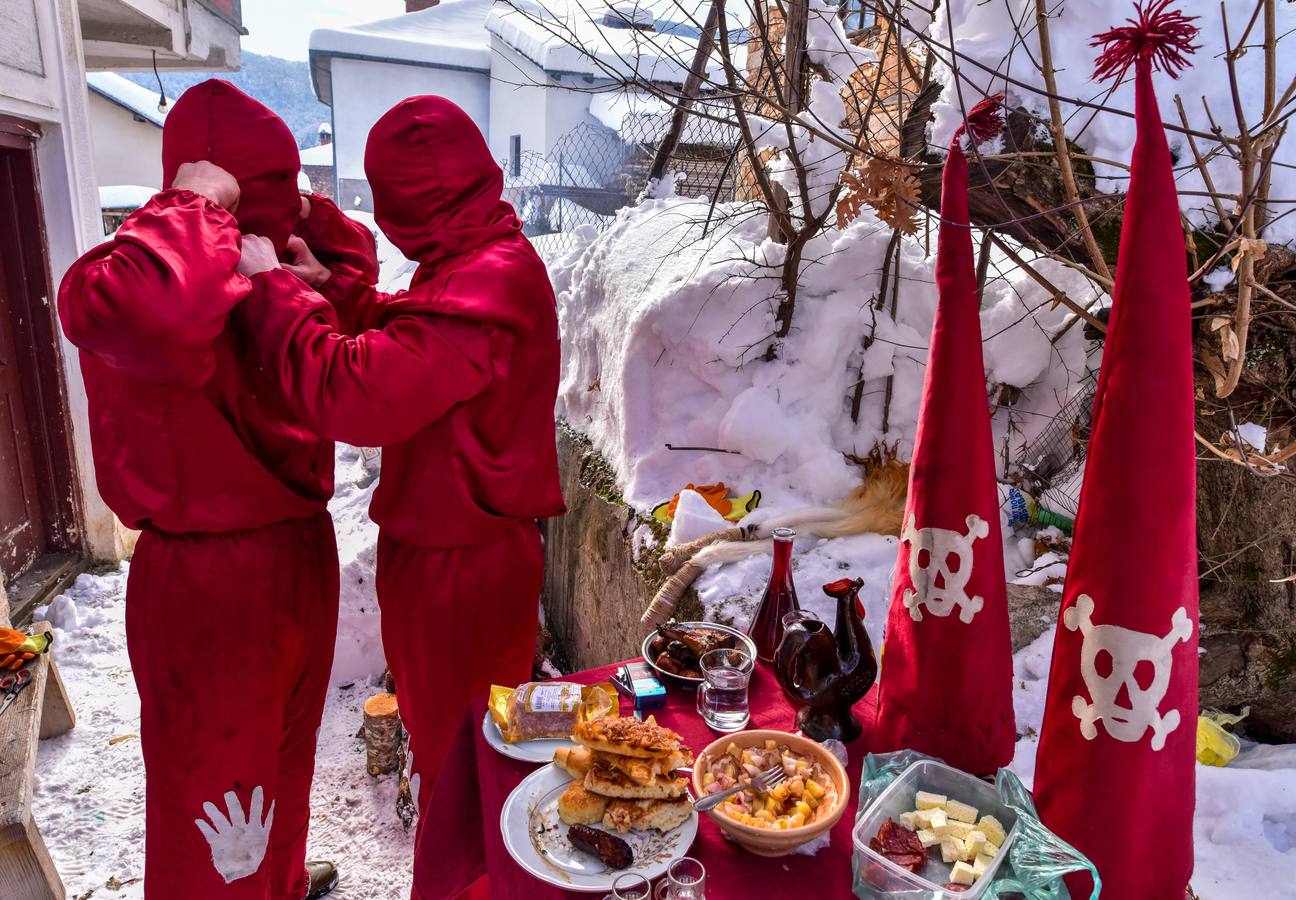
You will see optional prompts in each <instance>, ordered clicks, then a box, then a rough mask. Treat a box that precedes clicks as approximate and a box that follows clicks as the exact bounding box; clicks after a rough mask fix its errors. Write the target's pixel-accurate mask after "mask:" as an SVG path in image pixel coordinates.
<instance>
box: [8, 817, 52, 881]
mask: <svg viewBox="0 0 1296 900" xmlns="http://www.w3.org/2000/svg"><path fill="white" fill-rule="evenodd" d="M0 884H3V885H4V887H5V891H4V896H5V900H67V889H66V888H64V887H63V879H62V878H60V877H59V873H58V869H56V868H55V867H54V861H53V860H52V859H50V855H49V848H47V847H46V846H45V839H44V838H42V837H41V833H40V829H38V828H37V827H36V823H35V822H34V821H32V818H31V816H28V817H27V818H26V820H24V821H23V822H15V823H14V824H12V825H9V826H6V827H4V828H0Z"/></svg>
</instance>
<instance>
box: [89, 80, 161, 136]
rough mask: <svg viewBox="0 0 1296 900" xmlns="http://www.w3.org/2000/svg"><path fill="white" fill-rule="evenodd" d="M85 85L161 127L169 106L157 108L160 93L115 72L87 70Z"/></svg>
mask: <svg viewBox="0 0 1296 900" xmlns="http://www.w3.org/2000/svg"><path fill="white" fill-rule="evenodd" d="M86 85H87V86H88V87H89V88H90V90H91V91H93V92H94V93H96V94H99V95H100V96H103V97H106V98H108V99H109V100H111V101H112V102H113V103H116V104H117V105H118V106H123V107H125V108H126V109H128V110H130V111H131V112H132V113H134V114H135V115H137V116H139V117H140V118H143V119H146V120H148V121H149V122H152V123H153V124H154V125H156V126H157V127H159V128H161V127H162V123H164V122H165V121H166V117H167V113H168V112H169V111H170V109H171V107H170V105H169V104H168V106H167V108H166V109H164V110H159V109H158V103H159V102H160V101H161V99H162V95H161V94H159V93H157V92H156V91H150V90H149V89H148V88H146V87H144V86H143V85H138V84H136V83H135V82H133V81H131V80H130V79H129V78H125V77H123V76H121V75H118V74H117V73H116V72H87V73H86Z"/></svg>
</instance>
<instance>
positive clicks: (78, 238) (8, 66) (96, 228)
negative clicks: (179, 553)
mask: <svg viewBox="0 0 1296 900" xmlns="http://www.w3.org/2000/svg"><path fill="white" fill-rule="evenodd" d="M5 6H6V9H5V12H6V19H7V22H8V24H7V26H6V27H5V28H4V29H3V30H0V115H10V116H16V117H18V118H21V119H26V120H28V121H31V122H35V123H37V124H38V125H39V126H40V128H41V131H42V136H41V138H40V139H39V140H38V141H37V143H36V165H37V177H38V179H39V188H40V197H41V209H42V213H43V215H44V219H45V229H46V241H47V245H48V252H49V262H50V276H51V279H52V282H53V284H54V286H55V287H56V288H57V285H58V283H59V281H60V280H61V279H62V277H63V273H64V272H66V271H67V268H68V267H69V266H70V265H71V264H72V263H73V262H74V261H75V260H76V258H77V257H78V256H80V255H81V253H82V252H84V251H85V250H86V249H88V248H90V247H92V246H94V245H95V244H97V243H99V242H101V241H102V240H103V234H102V228H101V225H100V216H99V204H98V190H97V186H96V184H95V176H94V162H93V153H92V150H91V145H90V134H89V129H88V128H87V121H88V113H87V109H86V107H87V97H86V94H87V91H86V86H85V69H84V63H83V61H82V56H81V49H80V47H81V39H80V30H79V27H80V26H79V24H78V19H77V10H76V4H75V3H74V2H73V0H5ZM33 35H35V36H37V38H38V43H37V45H36V47H38V49H34V47H33V45H32V43H31V38H32V36H33ZM48 303H49V304H50V305H51V307H52V305H53V303H54V297H49V298H48ZM61 349H62V352H63V370H64V376H65V381H66V389H67V400H68V412H69V414H70V417H71V419H72V440H73V446H74V451H75V454H76V463H77V470H78V475H79V479H80V492H81V497H82V508H83V514H84V516H85V528H86V533H85V535H84V538H85V546H86V550H87V551H88V552H89V553H91V554H92V555H94V556H96V557H100V558H116V557H120V556H121V555H122V554H123V552H124V551H125V549H126V547H127V546H129V543H130V536H129V535H128V534H126V533H125V532H124V531H123V530H122V529H121V526H120V524H119V523H118V522H117V519H116V517H115V516H114V515H113V514H112V512H111V511H110V510H109V509H108V507H107V506H105V505H104V503H103V500H102V499H101V498H100V496H99V492H98V490H97V489H96V488H95V482H94V461H93V458H92V456H91V453H90V436H89V433H88V428H89V424H88V423H89V420H88V418H87V403H86V393H85V387H84V384H83V382H82V379H81V367H80V364H79V361H78V358H77V353H76V350H75V348H74V347H72V346H71V345H70V344H68V343H67V342H66V341H63V342H62V344H61Z"/></svg>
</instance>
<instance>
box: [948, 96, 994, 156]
mask: <svg viewBox="0 0 1296 900" xmlns="http://www.w3.org/2000/svg"><path fill="white" fill-rule="evenodd" d="M1003 101H1004V95H1003V94H992V95H990V96H989V97H986V98H985V99H984V100H982V101H981V102H980V103H978V104H977V105H976V106H974V107H972V108H971V109H970V110H968V114H967V118H966V119H965V120H964V122H963V124H962V125H960V126H959V127H958V130H957V131H955V132H954V140H953V143H956V144H957V143H958V140H959V138H961V137H962V136H963V132H964V131H967V133H968V134H970V135H971V136H972V142H973V143H975V144H981V143H984V142H985V141H988V140H990V139H991V138H992V137H994V136H995V135H997V134H999V132H1001V131H1003V127H1004V113H1003Z"/></svg>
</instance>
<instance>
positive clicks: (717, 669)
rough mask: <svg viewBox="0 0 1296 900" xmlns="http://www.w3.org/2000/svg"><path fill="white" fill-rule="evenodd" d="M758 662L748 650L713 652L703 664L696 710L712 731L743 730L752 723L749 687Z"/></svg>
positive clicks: (701, 663) (701, 665)
mask: <svg viewBox="0 0 1296 900" xmlns="http://www.w3.org/2000/svg"><path fill="white" fill-rule="evenodd" d="M754 665H755V661H754V660H753V659H752V658H751V654H749V653H747V651H745V650H724V649H721V650H712V651H710V652H708V653H705V654H703V656H702V660H701V662H700V668H701V669H702V683H701V684H699V685H698V692H697V711H698V715H700V716H701V717H702V721H703V722H706V724H707V726H708V727H709V728H711V729H712V730H713V731H720V732H730V731H742V730H743V729H744V728H746V727H747V723H748V722H749V721H751V711H750V709H749V708H748V706H747V686H748V684H750V682H751V676H752V668H753V666H754Z"/></svg>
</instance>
